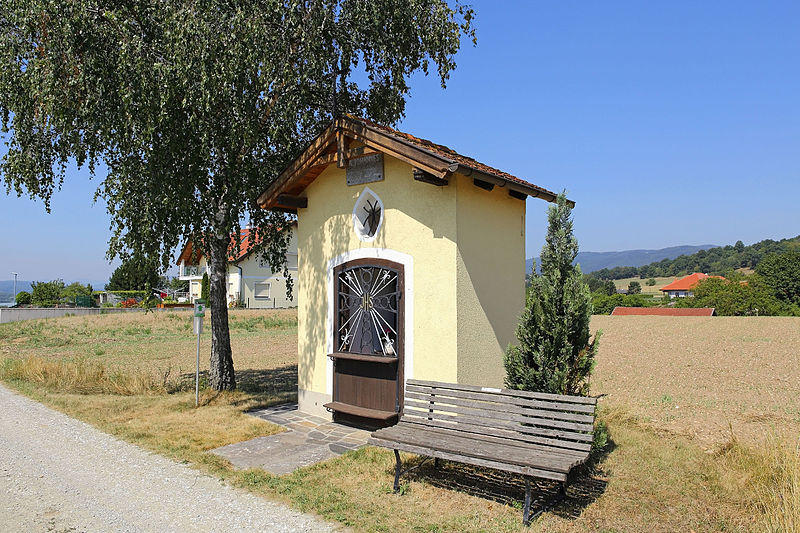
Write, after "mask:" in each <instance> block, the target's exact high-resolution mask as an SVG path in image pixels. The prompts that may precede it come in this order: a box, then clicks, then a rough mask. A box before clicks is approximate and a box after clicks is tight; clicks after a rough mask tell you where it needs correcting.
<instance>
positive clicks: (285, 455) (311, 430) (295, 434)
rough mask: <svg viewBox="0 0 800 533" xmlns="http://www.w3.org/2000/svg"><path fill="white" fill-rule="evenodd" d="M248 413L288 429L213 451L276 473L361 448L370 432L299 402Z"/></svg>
mask: <svg viewBox="0 0 800 533" xmlns="http://www.w3.org/2000/svg"><path fill="white" fill-rule="evenodd" d="M248 414H250V415H251V416H255V417H257V418H261V419H262V420H266V421H268V422H272V423H273V424H277V425H279V426H282V427H284V428H286V431H284V432H283V433H278V434H277V435H271V436H269V437H257V438H255V439H251V440H248V441H245V442H237V443H235V444H229V445H227V446H222V447H221V448H217V449H215V450H212V453H214V454H216V455H219V456H220V457H223V458H225V459H227V460H228V461H230V462H231V464H232V465H233V466H234V467H235V468H239V469H246V468H263V469H264V470H266V471H267V472H270V473H273V474H279V475H280V474H289V473H291V472H294V471H295V470H297V469H298V468H302V467H304V466H310V465H313V464H315V463H318V462H321V461H327V460H328V459H332V458H334V457H336V456H338V455H341V454H343V453H346V452H348V451H350V450H355V449H358V448H360V447H361V446H364V445H365V444H366V442H367V438H368V437H369V434H370V432H369V431H366V430H363V429H359V428H355V427H351V426H346V425H343V424H338V423H336V422H331V421H330V420H327V419H325V418H322V417H319V416H314V415H311V414H308V413H303V412H302V411H298V409H297V404H282V405H276V406H273V407H267V408H265V409H258V410H254V411H250V412H249V413H248Z"/></svg>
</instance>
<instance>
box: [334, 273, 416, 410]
mask: <svg viewBox="0 0 800 533" xmlns="http://www.w3.org/2000/svg"><path fill="white" fill-rule="evenodd" d="M403 290H404V271H403V265H400V264H398V263H394V262H391V261H385V260H379V259H359V260H355V261H350V262H348V263H345V264H343V265H340V266H339V267H337V268H336V269H335V270H334V298H335V299H336V300H335V305H334V312H335V319H334V352H333V353H332V354H329V356H330V357H331V358H333V361H334V365H333V401H332V402H331V403H329V404H326V407H328V408H329V409H330V410H332V411H333V412H334V416H335V418H336V419H339V420H343V421H350V422H354V423H361V424H364V425H371V426H385V425H389V424H392V423H394V422H396V419H397V415H398V414H399V413H400V408H401V406H402V405H403V353H404V349H405V346H403V341H404V331H405V324H404V313H403Z"/></svg>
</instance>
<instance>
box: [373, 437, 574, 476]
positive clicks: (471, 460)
mask: <svg viewBox="0 0 800 533" xmlns="http://www.w3.org/2000/svg"><path fill="white" fill-rule="evenodd" d="M367 444H369V445H371V446H381V447H383V448H389V449H395V450H400V451H404V452H409V453H415V454H417V455H425V456H428V457H436V458H439V459H444V460H445V461H455V462H458V463H466V464H471V465H475V466H482V467H486V468H493V469H495V470H503V471H505V472H512V473H515V474H521V475H523V476H534V477H538V478H542V479H552V480H554V481H566V479H567V475H566V474H561V473H558V472H550V471H548V470H540V469H538V468H531V467H527V466H518V465H510V464H507V463H503V462H500V461H492V460H487V459H480V458H477V457H468V456H463V455H458V454H453V453H448V452H444V451H442V450H439V449H437V448H426V447H424V446H414V445H411V444H405V443H401V442H395V441H391V440H383V439H379V438H375V437H371V438H369V439H368V440H367Z"/></svg>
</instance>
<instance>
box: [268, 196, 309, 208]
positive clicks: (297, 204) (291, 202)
mask: <svg viewBox="0 0 800 533" xmlns="http://www.w3.org/2000/svg"><path fill="white" fill-rule="evenodd" d="M275 205H276V207H288V208H290V209H298V208H302V209H305V208H307V207H308V198H306V197H304V196H292V195H289V194H279V195H278V197H277V198H276V199H275Z"/></svg>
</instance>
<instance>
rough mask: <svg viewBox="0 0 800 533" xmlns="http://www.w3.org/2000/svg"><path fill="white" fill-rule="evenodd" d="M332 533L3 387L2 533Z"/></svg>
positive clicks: (299, 515)
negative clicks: (307, 532) (180, 532)
mask: <svg viewBox="0 0 800 533" xmlns="http://www.w3.org/2000/svg"><path fill="white" fill-rule="evenodd" d="M333 530H335V528H334V526H331V525H329V524H326V523H324V522H322V521H321V520H319V519H317V518H315V517H313V516H309V515H305V514H302V513H299V512H297V511H293V510H291V509H290V508H288V507H286V506H285V505H283V504H280V503H274V502H269V501H266V500H263V499H261V498H258V497H256V496H253V495H251V494H247V493H245V492H243V491H239V490H236V489H233V488H231V487H228V486H226V485H223V484H222V483H221V482H220V481H219V480H217V479H215V478H213V477H211V476H207V475H204V474H201V473H199V472H197V471H195V470H192V469H191V468H188V467H186V466H183V465H180V464H178V463H175V462H173V461H170V460H169V459H166V458H164V457H160V456H158V455H154V454H151V453H148V452H146V451H144V450H142V449H141V448H138V447H136V446H134V445H132V444H128V443H126V442H122V441H120V440H118V439H116V438H114V437H111V436H109V435H106V434H105V433H102V432H100V431H98V430H96V429H94V428H93V427H91V426H89V425H87V424H85V423H83V422H79V421H77V420H75V419H72V418H70V417H68V416H66V415H64V414H62V413H59V412H57V411H54V410H52V409H49V408H47V407H45V406H43V405H41V404H39V403H37V402H34V401H32V400H29V399H27V398H24V397H22V396H20V395H18V394H16V393H13V392H11V391H10V390H8V389H6V388H4V387H3V386H0V532H23V531H24V532H37V531H48V532H65V533H66V532H75V533H78V532H94V531H102V532H106V531H114V532H117V531H119V532H123V531H124V532H128V531H130V532H145V531H153V532H158V533H162V532H172V531H175V532H178V531H191V532H201V531H209V532H210V531H225V532H233V531H269V532H272V531H276V532H278V531H281V532H283V531H333Z"/></svg>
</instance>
